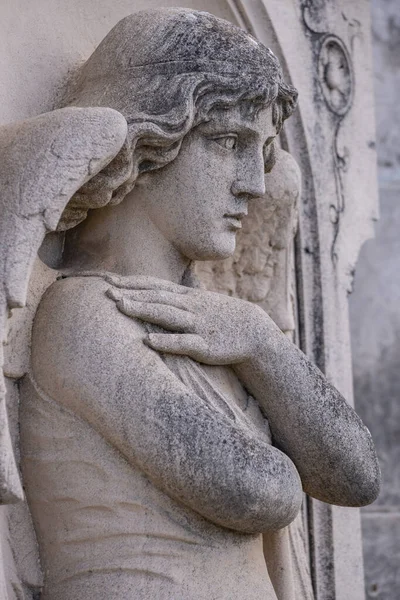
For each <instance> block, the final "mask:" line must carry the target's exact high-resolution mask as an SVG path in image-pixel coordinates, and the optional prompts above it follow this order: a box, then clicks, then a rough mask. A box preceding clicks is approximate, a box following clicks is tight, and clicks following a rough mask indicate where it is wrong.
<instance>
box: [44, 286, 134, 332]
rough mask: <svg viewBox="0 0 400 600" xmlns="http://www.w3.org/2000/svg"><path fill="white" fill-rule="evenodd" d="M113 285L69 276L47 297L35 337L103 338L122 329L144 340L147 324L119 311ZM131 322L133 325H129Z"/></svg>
mask: <svg viewBox="0 0 400 600" xmlns="http://www.w3.org/2000/svg"><path fill="white" fill-rule="evenodd" d="M109 288H110V284H109V283H107V282H106V281H105V280H104V279H103V278H102V277H68V278H63V279H59V280H58V281H56V282H55V283H53V284H52V285H51V286H50V287H49V288H48V289H47V291H46V292H45V294H44V295H43V297H42V299H41V302H40V304H39V308H38V311H37V314H36V317H35V320H34V334H37V333H38V332H40V331H49V330H50V329H51V332H52V334H55V335H57V332H60V333H62V334H65V333H66V332H67V331H70V332H71V331H76V332H77V333H79V331H80V330H83V331H84V333H86V334H90V332H93V333H95V331H96V330H97V331H98V332H99V333H101V335H104V334H106V333H107V332H109V333H110V332H111V331H114V330H117V331H118V330H122V331H124V332H125V334H126V335H129V336H131V337H139V338H142V337H143V335H144V328H143V325H142V324H141V323H140V322H139V321H137V320H134V319H131V318H128V317H126V316H125V315H123V314H122V313H120V311H118V309H117V307H116V305H115V302H114V301H113V300H111V299H110V298H109V297H108V296H107V293H106V292H107V290H108V289H109ZM128 323H129V326H128Z"/></svg>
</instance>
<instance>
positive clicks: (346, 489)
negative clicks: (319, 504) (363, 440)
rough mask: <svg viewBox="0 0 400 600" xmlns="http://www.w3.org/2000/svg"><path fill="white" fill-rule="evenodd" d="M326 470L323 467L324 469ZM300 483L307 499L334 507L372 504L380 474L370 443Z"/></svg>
mask: <svg viewBox="0 0 400 600" xmlns="http://www.w3.org/2000/svg"><path fill="white" fill-rule="evenodd" d="M325 467H326V465H325ZM314 475H315V478H313V477H311V479H309V480H308V481H306V480H304V479H303V484H304V490H305V492H306V493H307V494H309V495H310V496H313V497H314V498H317V499H318V500H322V501H323V502H327V503H329V504H336V505H338V506H348V507H361V506H367V505H368V504H372V502H374V501H375V500H376V499H377V497H378V495H379V491H380V485H381V471H380V468H379V462H378V457H377V455H376V452H375V448H374V446H373V445H372V442H370V441H369V443H368V444H367V445H363V444H359V445H358V447H355V448H353V451H352V452H348V453H346V455H344V456H343V454H342V456H341V457H340V460H336V461H335V462H334V463H331V467H330V468H324V469H321V471H320V472H319V473H316V472H315V473H314Z"/></svg>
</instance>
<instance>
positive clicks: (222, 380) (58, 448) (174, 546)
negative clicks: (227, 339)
mask: <svg viewBox="0 0 400 600" xmlns="http://www.w3.org/2000/svg"><path fill="white" fill-rule="evenodd" d="M164 362H165V363H166V365H167V366H168V368H169V369H170V370H171V371H173V372H174V373H175V375H176V376H177V377H178V378H180V379H181V381H182V382H183V383H184V384H185V385H186V386H188V387H190V388H191V389H192V391H194V392H195V393H197V394H198V395H199V396H200V397H201V398H202V399H203V401H204V402H206V403H207V405H208V406H209V408H210V409H211V410H214V411H219V412H223V413H224V414H225V415H226V416H227V417H228V418H230V419H232V420H233V421H234V422H235V423H236V426H238V427H244V428H246V429H247V431H248V432H250V433H251V434H252V435H254V436H257V437H261V438H262V439H263V440H264V441H270V440H269V429H268V425H267V422H266V421H265V419H264V417H263V416H262V414H261V412H260V410H259V408H258V405H257V403H256V402H255V400H254V399H252V398H251V397H250V396H249V395H248V394H247V393H246V391H245V390H244V389H243V387H242V386H241V384H240V382H239V381H238V379H237V378H236V376H235V374H234V373H233V371H232V370H231V369H229V368H227V367H209V366H204V365H200V364H199V363H196V362H194V361H192V360H191V359H188V358H186V357H176V356H175V357H172V356H165V357H164ZM50 376H51V375H50ZM21 397H22V405H21V417H20V418H21V443H22V456H23V464H22V467H23V472H24V481H25V485H26V491H27V498H28V501H29V505H30V508H31V511H32V515H33V519H34V523H35V527H36V531H37V534H38V539H39V545H40V551H41V558H42V563H43V564H42V566H43V567H44V570H45V573H46V574H47V577H46V587H45V590H44V595H43V600H78V599H79V600H82V599H83V598H84V599H85V600H134V599H135V600H142V599H143V600H144V599H146V600H148V599H153V598H154V599H157V600H212V599H214V600H233V599H239V598H240V600H260V599H261V598H263V600H276V596H275V593H274V591H273V588H272V585H271V582H270V580H269V577H268V574H267V569H266V566H265V561H264V557H263V552H262V536H261V535H249V534H241V533H237V532H234V531H231V530H228V529H225V528H222V527H219V526H217V525H214V524H213V523H211V522H210V521H207V520H206V519H204V518H203V517H201V516H200V515H198V514H197V513H196V512H194V511H193V510H191V509H190V508H187V507H186V506H184V505H183V504H180V503H179V502H177V501H176V500H173V499H171V498H170V497H169V496H168V495H167V494H165V493H164V492H163V491H162V490H160V489H158V488H157V487H156V486H155V485H154V484H153V483H152V481H150V480H149V479H148V478H147V477H146V475H145V474H144V473H142V472H141V471H140V470H139V469H138V468H137V467H135V466H134V465H132V464H130V463H128V462H127V461H126V460H125V458H124V457H123V456H122V455H121V454H120V452H119V451H118V450H117V449H116V448H114V447H113V446H112V445H110V444H109V443H107V441H106V440H105V439H104V438H103V437H102V436H100V434H99V433H97V432H96V431H95V429H94V428H93V427H91V426H90V425H89V424H88V423H87V422H86V421H84V420H83V419H81V418H80V417H79V416H77V415H76V414H75V413H74V412H72V411H70V410H68V409H66V408H65V407H63V406H62V405H61V404H60V403H59V402H58V400H57V398H49V397H48V396H47V395H46V394H45V393H44V392H43V391H42V390H41V389H40V388H39V387H38V385H37V384H36V383H35V381H34V374H33V375H32V376H31V377H29V378H27V379H26V381H25V382H24V385H23V388H22V393H21ZM133 401H134V399H133Z"/></svg>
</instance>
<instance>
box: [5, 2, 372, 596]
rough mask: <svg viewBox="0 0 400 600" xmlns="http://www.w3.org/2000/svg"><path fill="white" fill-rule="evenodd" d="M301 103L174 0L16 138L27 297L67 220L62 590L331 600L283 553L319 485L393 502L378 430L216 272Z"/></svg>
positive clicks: (128, 27)
mask: <svg viewBox="0 0 400 600" xmlns="http://www.w3.org/2000/svg"><path fill="white" fill-rule="evenodd" d="M296 98H297V93H296V91H295V90H294V89H293V88H292V87H291V86H289V85H286V84H285V83H284V82H283V80H282V74H281V69H280V67H279V64H278V62H277V59H276V58H275V57H274V55H273V54H272V52H271V51H270V50H268V49H267V48H265V47H264V46H263V45H262V44H260V43H259V42H258V41H257V40H255V39H254V38H252V37H251V36H249V35H248V34H247V33H245V32H244V31H242V30H240V29H238V28H236V27H234V26H233V25H231V24H230V23H228V22H225V21H223V20H221V19H218V18H216V17H214V16H212V15H210V14H208V13H204V12H197V11H192V10H186V9H160V10H155V11H145V12H141V13H137V14H136V15H133V16H131V17H127V18H125V19H123V20H122V21H121V22H120V23H119V24H117V26H116V27H115V28H114V29H113V30H112V31H111V32H110V34H109V35H108V36H107V37H106V38H105V39H104V41H103V42H102V43H101V44H100V46H99V47H98V48H97V50H96V51H95V52H94V53H93V55H92V57H91V58H90V59H89V60H88V61H87V63H86V64H85V65H84V66H83V67H82V69H81V71H80V73H79V76H78V77H77V80H76V81H75V83H74V85H73V87H72V88H71V90H70V92H69V96H68V98H67V100H66V102H65V107H64V108H61V109H59V110H57V111H54V112H53V113H48V114H46V115H42V116H40V117H37V118H36V119H32V120H30V121H27V122H24V123H22V124H18V125H16V126H10V127H9V128H7V129H6V130H5V132H2V134H1V138H0V143H1V145H2V149H3V154H4V155H5V156H8V162H3V164H2V165H1V167H0V168H1V182H2V185H3V189H2V194H3V193H4V196H2V197H4V198H6V204H5V206H6V211H5V213H4V215H5V217H4V219H3V228H4V233H5V234H6V237H5V243H4V247H3V249H2V252H3V257H5V258H4V263H3V282H4V291H3V306H4V307H5V308H6V307H8V308H14V307H18V306H23V305H24V302H25V301H26V295H27V283H28V279H29V274H30V271H31V269H32V265H33V261H34V258H35V256H36V253H37V251H38V248H39V246H40V244H41V241H42V239H43V237H44V235H45V234H46V232H48V231H52V230H55V229H56V228H57V229H58V230H59V231H64V230H67V233H66V235H65V239H64V241H63V257H62V261H61V263H60V265H59V266H58V268H57V271H53V272H52V273H53V275H49V277H48V279H49V280H51V279H53V280H54V279H55V278H56V276H57V274H58V281H56V282H54V283H53V284H52V285H51V286H50V287H49V288H48V289H47V291H46V292H45V294H44V295H43V297H42V299H41V301H40V304H39V308H38V311H37V313H36V316H35V318H34V322H33V330H32V344H31V361H30V368H29V373H28V375H27V376H26V377H25V378H24V380H23V382H22V384H21V409H20V430H21V440H20V442H21V464H22V474H23V481H24V485H25V489H26V495H27V500H28V503H29V507H30V510H31V513H32V517H33V523H34V526H35V530H36V535H37V539H38V543H39V549H40V558H41V565H42V568H43V572H44V587H43V592H42V595H41V599H42V600H56V599H57V600H77V599H78V598H79V599H82V600H106V599H107V600H121V599H122V598H123V599H124V600H128V599H132V600H133V599H135V600H136V599H138V600H139V599H144V598H146V599H147V598H157V599H159V600H163V599H165V600H167V599H174V600H189V599H192V600H195V599H196V600H201V599H204V600H206V599H207V600H209V599H210V598H219V599H221V600H222V599H226V600H228V599H229V600H233V599H235V598H237V599H239V598H240V599H241V600H255V599H259V598H265V599H268V600H276V599H277V598H278V599H279V600H293V599H294V597H295V594H296V598H299V597H301V598H303V599H305V598H311V591H310V590H309V589H306V588H307V586H306V585H305V584H304V588H302V589H301V590H300V589H299V588H298V587H296V585H295V584H293V582H292V584H288V583H287V582H285V577H286V576H287V573H285V572H284V570H285V569H284V568H283V567H284V565H283V567H282V564H280V562H279V560H278V554H279V552H280V548H281V546H282V543H283V542H282V535H283V533H282V532H285V531H286V527H287V526H288V525H289V524H290V523H292V522H293V521H294V519H295V518H296V515H297V514H298V512H299V509H300V506H301V502H302V491H303V490H304V491H305V492H306V493H307V494H310V495H311V496H313V497H315V498H318V499H320V500H323V501H325V502H329V503H334V504H338V505H345V506H361V505H364V504H368V503H369V502H372V501H373V500H374V499H375V497H376V495H377V493H378V488H379V468H378V465H377V459H376V456H375V451H374V447H373V444H372V441H371V438H370V435H369V432H368V430H367V429H366V428H365V427H364V426H363V424H362V423H361V421H360V419H359V418H358V417H357V415H356V414H355V413H354V411H353V410H352V409H351V408H350V406H349V405H348V404H347V403H346V401H345V400H344V399H343V398H342V397H341V395H340V394H339V392H337V390H335V389H334V388H333V387H332V386H331V385H330V384H329V383H328V382H327V381H326V379H325V378H324V376H323V375H322V374H321V372H320V371H319V370H318V369H317V368H316V367H315V366H314V365H313V364H311V363H310V362H309V361H308V359H307V358H306V357H305V356H304V355H303V354H302V353H301V352H300V351H299V350H298V349H297V348H296V347H295V346H294V345H293V344H292V342H291V341H290V340H289V339H288V337H287V336H285V335H284V334H283V333H282V331H281V330H280V328H279V327H278V326H277V325H276V324H275V323H274V322H273V320H272V319H271V317H270V316H269V315H268V314H267V313H266V312H265V311H264V310H262V309H261V308H260V307H259V306H257V305H256V304H255V303H251V302H248V301H246V300H242V299H238V298H234V297H229V296H226V295H222V294H218V293H215V292H212V291H208V290H205V289H202V288H200V287H197V284H196V277H195V276H194V266H193V265H194V261H207V260H212V261H215V260H220V259H225V258H228V257H230V256H231V255H232V254H233V253H234V251H235V237H236V233H237V232H238V231H239V230H240V228H241V223H242V220H244V218H245V216H246V214H247V211H248V203H249V202H250V201H251V203H257V202H262V200H259V198H264V199H265V197H266V187H265V186H266V182H267V184H268V176H267V178H266V177H265V171H266V172H267V173H268V172H269V171H271V170H272V169H273V168H274V165H275V163H277V166H276V167H275V168H276V169H277V171H276V172H277V173H279V178H284V177H285V168H284V167H282V165H285V164H286V166H287V168H288V169H291V171H292V173H293V170H295V168H294V167H293V165H292V164H291V163H290V159H289V158H287V155H285V154H283V153H282V152H281V151H279V150H278V149H277V148H276V137H277V135H278V133H279V131H280V129H281V127H282V125H283V122H284V120H285V119H286V118H288V117H289V116H290V114H291V113H292V111H293V110H294V108H295V105H296ZM93 107H94V108H93ZM280 161H281V162H280ZM285 161H286V162H285ZM279 165H280V166H279ZM290 165H291V166H290ZM23 166H24V167H25V170H24V169H23ZM278 183H279V182H278ZM280 185H281V186H282V188H283V190H285V189H286V188H285V185H284V183H282V181H281V180H280ZM4 186H5V187H4ZM283 196H284V194H283ZM289 196H290V194H289ZM290 197H291V198H294V197H295V194H292V195H291V196H290ZM289 204H290V203H289ZM92 209H95V210H92ZM292 210H293V207H292V205H290V206H289V205H288V207H287V215H286V218H282V219H281V221H283V225H284V226H283V229H282V227H281V229H282V231H283V230H284V231H285V232H286V236H287V238H288V239H287V240H286V242H288V241H289V238H290V235H288V234H287V232H288V231H291V230H292V228H293V219H292V218H291V211H292ZM283 212H284V211H283ZM278 220H279V219H278ZM281 225H282V223H281ZM19 239H21V240H22V241H21V242H20V245H19V246H18V248H17V247H16V244H17V242H18V240H19ZM271 239H272V240H273V235H272V234H271ZM21 244H22V246H21ZM286 245H287V244H286V243H285V244H283V245H282V241H280V242H279V241H275V242H274V241H273V242H272V244H271V246H273V247H274V248H275V247H276V248H280V247H281V246H282V248H283V247H286ZM277 262H279V261H275V262H274V264H277ZM200 275H201V273H200ZM203 280H205V278H204V275H203ZM38 295H39V296H40V294H38ZM264 296H265V294H264ZM263 298H264V297H259V298H255V299H256V300H257V301H259V302H261V301H262V300H263ZM252 299H254V298H252ZM278 313H279V311H278ZM4 318H5V310H4V311H3V320H4ZM277 321H279V318H277ZM283 321H285V319H283V320H282V323H279V324H280V325H281V328H282V329H284V330H287V329H290V328H291V324H290V323H289V325H285V324H283ZM3 431H5V432H6V429H5V426H4V427H3ZM7 456H8V457H11V454H10V452H9V451H8V454H7ZM10 460H12V457H11V458H10ZM9 464H11V466H12V468H13V469H14V471H13V473H14V477H13V478H12V479H9V480H7V476H8V474H9V473H10V469H9V468H7V469H4V471H5V474H4V491H3V495H4V497H7V490H11V487H12V485H13V486H14V487H13V490H14V491H13V490H11V491H9V493H10V494H14V495H15V496H18V494H20V490H19V489H18V485H17V484H15V475H16V472H15V468H14V466H13V463H12V462H11V463H9ZM13 482H14V483H13ZM11 484H12V485H11ZM7 486H8V487H7ZM262 534H265V539H266V544H265V548H264V552H265V559H264V554H263V546H262ZM283 554H284V553H283ZM265 563H266V564H265ZM266 566H267V568H266ZM299 585H300V584H299ZM300 594H301V596H300Z"/></svg>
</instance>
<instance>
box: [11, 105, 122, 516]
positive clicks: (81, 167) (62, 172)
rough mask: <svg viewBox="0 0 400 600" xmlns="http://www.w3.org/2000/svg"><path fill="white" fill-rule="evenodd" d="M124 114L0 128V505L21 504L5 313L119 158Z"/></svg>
mask: <svg viewBox="0 0 400 600" xmlns="http://www.w3.org/2000/svg"><path fill="white" fill-rule="evenodd" d="M126 135H127V124H126V121H125V119H124V117H123V116H122V115H121V114H120V113H118V112H117V111H115V110H112V109H109V108H72V107H70V108H63V109H60V110H55V111H53V112H50V113H46V114H43V115H40V116H38V117H35V118H32V119H29V120H26V121H23V122H20V123H16V124H11V125H6V126H3V127H2V128H0V211H1V212H0V277H1V278H0V339H1V340H2V342H3V344H1V345H0V371H1V372H0V504H9V503H13V502H16V501H18V500H22V499H23V491H22V487H21V483H20V480H19V474H18V469H17V466H16V461H15V458H14V455H13V450H12V443H11V436H10V431H9V426H8V417H7V411H6V400H5V382H4V373H3V365H4V355H3V345H4V344H5V342H6V339H7V320H8V315H9V313H10V309H14V308H21V307H23V306H25V303H26V297H27V289H28V283H29V279H30V275H31V271H32V268H33V264H34V261H35V257H36V255H37V252H38V249H39V247H40V245H41V243H42V241H43V239H44V236H45V235H46V233H48V232H49V231H54V230H55V229H56V227H57V224H58V222H59V220H60V217H61V215H62V213H63V211H64V209H65V207H66V205H67V204H68V202H69V200H70V199H71V198H72V196H73V195H74V194H75V192H76V191H77V190H78V189H79V188H81V187H82V186H83V185H84V184H85V183H86V182H87V181H88V180H89V179H91V178H92V177H93V176H94V175H96V174H97V173H98V172H99V171H101V170H102V169H103V168H104V167H105V166H106V165H107V164H108V163H110V162H111V160H112V159H113V158H114V157H115V156H116V155H117V153H118V152H119V150H120V149H121V148H122V146H123V144H124V141H125V139H126Z"/></svg>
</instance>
